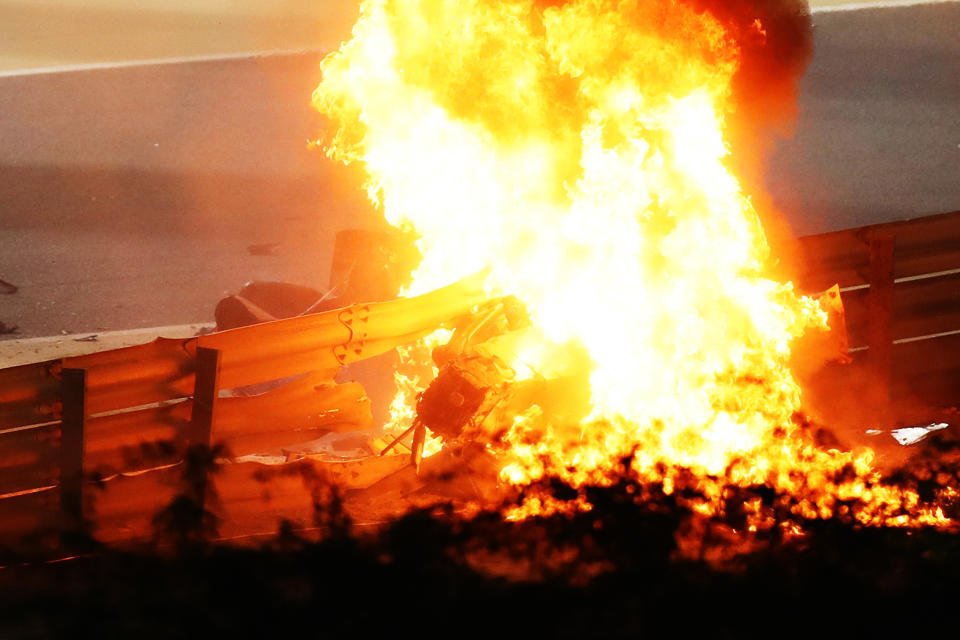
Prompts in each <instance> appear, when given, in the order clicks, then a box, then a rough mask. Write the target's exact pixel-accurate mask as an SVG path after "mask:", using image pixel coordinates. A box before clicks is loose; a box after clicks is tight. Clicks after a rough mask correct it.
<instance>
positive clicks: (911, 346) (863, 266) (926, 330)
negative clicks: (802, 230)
mask: <svg viewBox="0 0 960 640" xmlns="http://www.w3.org/2000/svg"><path fill="white" fill-rule="evenodd" d="M800 245H801V248H802V253H803V263H804V264H805V265H806V273H805V274H804V275H803V276H802V277H801V282H800V284H801V286H802V287H803V288H805V289H807V290H810V291H816V290H821V289H825V288H826V287H829V286H831V285H833V284H839V285H840V296H841V299H842V300H843V304H844V310H845V314H846V320H847V332H848V336H849V341H850V347H851V349H850V352H851V355H852V356H853V357H854V361H855V365H860V369H861V370H862V371H863V372H865V373H866V374H867V375H871V376H872V377H873V379H874V381H875V383H876V386H877V389H878V390H879V394H878V397H879V401H880V402H884V401H889V400H890V399H895V400H896V399H904V398H912V399H916V400H918V401H921V402H924V403H927V404H929V405H933V406H945V407H947V406H957V405H958V404H960V211H956V212H953V213H946V214H942V215H936V216H927V217H922V218H915V219H912V220H904V221H900V222H892V223H888V224H878V225H871V226H867V227H860V228H858V229H848V230H844V231H837V232H833V233H826V234H822V235H817V236H809V237H806V238H801V239H800Z"/></svg>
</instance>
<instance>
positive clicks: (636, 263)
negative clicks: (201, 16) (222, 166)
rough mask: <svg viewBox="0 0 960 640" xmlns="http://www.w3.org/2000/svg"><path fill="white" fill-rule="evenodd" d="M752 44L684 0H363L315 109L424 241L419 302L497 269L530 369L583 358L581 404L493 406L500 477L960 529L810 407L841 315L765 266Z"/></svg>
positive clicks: (516, 351) (339, 148)
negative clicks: (682, 487)
mask: <svg viewBox="0 0 960 640" xmlns="http://www.w3.org/2000/svg"><path fill="white" fill-rule="evenodd" d="M755 30H756V32H757V33H759V34H762V35H763V36H764V37H765V35H766V33H765V31H763V27H762V25H761V24H760V22H759V21H757V22H756V23H755ZM739 56H740V49H739V47H738V44H737V42H736V41H735V39H734V38H733V37H732V36H731V35H730V34H729V33H728V32H727V31H726V30H725V29H724V28H723V26H722V25H721V24H720V23H719V22H718V21H717V20H715V19H714V18H713V17H711V16H710V15H709V14H708V13H698V12H697V11H695V10H694V9H692V8H691V7H689V6H688V5H685V4H684V3H682V2H680V1H679V0H654V1H647V2H640V1H633V2H630V1H618V2H614V1H612V0H571V1H567V2H556V1H554V2H546V1H539V2H534V1H532V0H509V1H508V0H501V1H496V0H367V1H366V2H364V3H363V5H362V7H361V13H360V19H359V21H358V22H357V24H356V26H355V28H354V31H353V37H352V39H351V40H350V41H348V42H346V43H345V44H344V45H343V46H342V47H341V49H340V50H339V51H337V52H335V53H334V54H332V55H330V56H328V57H327V58H326V59H325V60H324V61H323V63H322V71H323V80H322V83H321V84H320V86H319V87H318V88H317V90H316V92H315V94H314V103H315V105H316V107H317V108H318V109H319V110H320V111H321V112H323V113H324V114H326V115H327V116H329V117H330V118H331V119H332V121H333V122H334V123H335V124H336V127H335V131H334V133H333V135H332V136H331V138H330V139H329V140H328V141H327V143H326V148H327V152H328V153H329V155H330V156H331V157H333V158H336V159H338V160H341V161H344V162H360V163H362V164H363V166H364V167H365V168H366V170H367V172H368V174H369V178H370V179H369V183H368V190H369V194H370V196H371V198H372V199H373V200H374V201H375V202H376V203H378V204H379V205H380V206H381V207H382V210H383V213H384V215H385V217H386V219H387V220H388V221H389V222H390V223H391V224H393V225H396V226H399V227H404V228H407V229H412V230H414V231H415V232H416V233H417V234H418V235H419V241H418V244H419V249H420V251H421V253H422V254H423V256H424V257H423V262H422V263H421V265H420V266H419V268H418V269H417V271H416V273H415V274H414V279H413V284H412V285H411V286H410V287H409V289H408V291H406V294H407V295H415V294H418V293H422V292H425V291H429V290H432V289H435V288H438V287H440V286H443V285H446V284H449V283H450V282H452V281H454V280H456V279H458V278H461V277H464V276H467V275H469V274H471V273H475V272H478V271H481V270H487V273H488V276H487V280H486V287H487V289H488V292H489V293H490V295H491V296H500V295H514V296H516V297H517V298H519V299H520V300H522V301H523V303H524V304H525V305H526V307H527V309H528V311H529V314H530V318H531V320H532V325H533V327H534V329H533V330H531V331H529V332H526V333H525V334H524V337H523V339H522V340H520V342H519V343H517V344H514V345H512V350H511V351H510V352H509V353H510V354H511V355H510V357H512V358H513V360H512V362H511V363H510V364H511V366H512V368H513V369H514V370H515V371H516V372H517V376H518V379H523V378H535V377H538V376H541V377H542V376H549V374H547V373H545V372H547V371H550V370H551V369H553V370H557V369H563V367H564V366H565V365H563V364H561V363H563V362H566V361H567V360H569V353H570V352H571V350H582V351H584V352H585V353H586V354H587V359H588V362H589V387H590V396H589V410H588V412H587V415H585V416H582V417H580V418H578V419H577V420H576V421H574V422H572V423H571V422H570V420H569V418H558V417H557V416H555V415H552V414H551V413H550V412H548V411H544V410H543V408H542V407H540V406H538V405H533V406H532V407H529V408H528V409H527V410H526V411H523V412H521V413H520V414H516V415H505V414H496V413H495V414H494V415H493V416H491V417H490V418H488V421H494V422H497V424H496V425H495V427H496V430H498V433H499V438H498V439H497V443H496V450H497V455H498V457H499V460H500V461H501V464H502V467H501V479H502V480H503V481H504V482H508V483H511V484H516V485H525V484H528V483H530V482H533V481H535V480H537V479H539V478H543V477H548V476H550V477H560V478H562V479H564V480H565V481H567V482H569V483H570V484H571V485H573V486H574V487H578V486H583V485H585V484H589V483H604V482H611V481H613V478H615V477H617V476H618V475H619V474H622V472H623V470H622V468H621V467H622V465H621V459H622V458H623V456H625V455H631V456H632V463H631V470H632V473H634V474H635V475H636V476H637V477H639V478H641V479H643V480H649V481H657V482H661V483H663V488H664V491H665V492H667V493H669V492H670V491H672V490H673V487H674V486H675V485H677V484H678V483H682V482H684V480H683V478H685V477H688V476H689V475H690V474H692V477H694V478H697V483H698V486H699V488H700V490H701V491H703V492H704V495H705V496H706V502H705V503H703V504H702V505H700V506H696V507H695V508H696V509H700V510H703V511H704V512H705V513H708V512H711V510H714V511H715V510H716V509H717V508H718V507H717V505H718V504H719V502H720V500H721V499H722V487H723V483H724V482H732V483H734V484H737V485H740V486H749V485H753V484H768V485H772V486H774V487H776V488H777V489H778V490H782V491H786V492H792V493H794V494H796V495H801V496H803V498H802V499H800V500H799V501H798V502H797V505H796V506H795V509H796V510H797V511H798V512H800V513H802V514H803V515H804V516H809V517H825V516H829V515H830V514H831V513H833V510H834V507H835V506H836V505H838V504H839V503H841V502H843V501H844V500H848V499H850V498H851V497H856V498H858V499H860V500H861V502H863V503H865V504H867V505H868V506H867V507H864V508H862V509H861V510H860V511H859V512H858V513H857V514H855V515H856V518H857V520H858V521H861V522H866V523H882V524H908V523H913V522H918V521H923V522H933V523H937V522H943V521H944V519H943V516H942V513H940V512H937V511H936V510H934V509H928V510H926V511H922V510H920V511H918V510H917V502H918V499H917V496H916V494H915V493H911V492H910V491H907V490H899V489H895V488H891V487H884V486H882V483H881V482H880V475H879V473H878V472H877V471H875V470H874V469H873V466H872V452H869V451H861V452H841V451H837V450H823V449H820V448H817V447H816V446H814V445H813V444H812V443H811V442H810V441H809V438H808V437H806V436H805V435H804V433H803V431H802V429H800V428H799V427H798V426H797V424H796V422H797V421H796V420H795V416H796V415H797V414H798V412H800V411H801V408H802V406H801V390H800V388H799V386H798V384H797V382H796V381H795V379H794V377H793V375H792V374H791V371H790V369H789V366H788V361H789V356H790V346H791V343H792V342H793V340H794V339H795V338H797V337H798V336H800V335H801V334H803V333H804V332H806V331H811V330H825V329H826V314H825V312H824V311H823V310H822V309H821V308H820V307H819V305H818V304H817V302H816V301H815V300H813V299H811V298H808V297H804V296H801V295H798V294H797V293H796V292H795V290H794V287H793V285H792V284H791V283H782V282H778V281H776V280H775V279H773V278H772V277H771V276H770V275H769V266H770V262H771V261H770V255H769V254H770V251H769V247H768V245H767V241H766V239H765V236H764V232H763V229H762V228H761V225H760V222H759V219H758V215H757V212H756V211H755V210H754V208H753V206H752V204H751V201H750V199H749V197H747V196H746V195H745V194H744V193H743V191H742V190H741V187H740V184H739V183H738V180H737V178H736V177H735V176H734V175H733V174H732V173H731V171H730V169H729V167H728V165H727V163H726V160H725V159H726V156H727V155H728V149H727V146H726V142H725V140H724V122H725V118H726V117H728V116H729V114H730V113H731V111H732V110H733V108H734V105H733V103H732V99H731V80H732V78H733V76H734V74H735V73H736V70H737V68H738V61H739ZM500 355H501V356H504V357H506V356H505V355H504V353H501V354H500ZM406 389H407V392H406V395H404V396H403V397H402V398H401V400H400V401H399V402H398V407H397V408H398V410H407V411H408V412H409V410H410V407H411V406H412V404H413V401H414V400H413V398H414V397H415V391H414V389H415V387H414V386H411V385H407V387H406ZM849 470H852V473H847V471H849ZM721 476H722V478H721ZM539 500H540V499H539V498H536V499H532V500H531V501H529V502H528V503H526V504H524V505H522V506H521V507H520V509H519V510H518V511H517V512H515V513H514V514H513V515H514V516H516V517H523V516H526V515H530V514H532V513H541V512H543V511H545V510H549V506H548V505H547V504H546V503H541V502H539ZM755 511H756V513H757V515H756V517H755V518H754V519H753V523H752V524H751V526H752V527H754V528H756V527H757V526H761V525H762V522H763V518H764V517H765V516H763V515H762V514H760V511H761V510H760V509H759V508H757V509H755ZM904 514H908V515H904ZM758 523H759V524H758Z"/></svg>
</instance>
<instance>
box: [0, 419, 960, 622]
mask: <svg viewBox="0 0 960 640" xmlns="http://www.w3.org/2000/svg"><path fill="white" fill-rule="evenodd" d="M956 451H957V444H956V442H954V441H952V440H950V439H947V438H946V437H940V438H932V439H931V441H930V442H929V443H926V444H925V446H924V449H923V450H922V451H919V452H918V455H917V456H915V458H914V462H913V463H912V466H910V467H908V468H907V469H905V470H903V471H901V472H900V474H901V476H900V477H899V478H898V480H900V481H902V482H913V481H914V480H912V479H915V478H918V477H919V478H921V480H920V482H928V481H932V480H931V479H932V478H934V477H935V476H936V475H937V474H939V475H941V476H943V475H944V474H948V475H953V477H955V475H954V474H953V472H949V473H948V471H946V470H945V469H944V468H942V465H941V463H940V462H937V461H938V460H942V459H943V457H944V455H948V454H950V453H951V452H956ZM207 453H208V454H209V452H207ZM190 459H191V460H192V462H191V463H190V464H189V465H186V467H185V469H184V490H183V492H182V493H181V495H179V496H177V498H176V499H175V500H174V501H173V502H172V503H171V504H170V505H169V507H168V508H167V509H165V510H163V511H162V512H161V513H160V514H158V516H157V518H156V519H155V527H156V538H155V540H154V541H153V543H152V544H150V545H145V546H143V547H140V548H128V549H124V550H120V549H108V548H104V547H100V546H97V545H96V544H93V543H90V542H89V541H88V543H87V545H86V546H85V547H84V548H82V549H79V550H77V551H75V553H74V555H73V556H72V557H68V558H63V555H64V554H62V553H61V557H59V558H57V559H56V561H54V562H51V561H50V559H49V558H46V559H45V558H42V557H39V556H33V557H30V556H27V555H24V554H23V553H21V554H20V555H19V556H18V555H17V554H15V553H12V552H11V553H8V554H7V555H5V557H4V565H5V567H4V568H3V569H2V570H0V637H2V638H46V637H91V638H113V637H130V638H153V637H158V638H160V637H163V638H172V637H177V638H196V637H228V636H243V637H247V636H260V635H265V634H271V636H272V637H276V634H290V633H296V634H303V635H306V636H307V637H321V636H328V635H331V636H332V635H334V634H337V635H338V636H340V637H343V635H345V634H348V635H349V636H350V637H376V636H382V635H386V634H404V635H406V634H408V633H409V634H414V637H417V636H422V635H430V636H445V637H450V636H452V637H457V636H468V637H473V636H478V635H484V636H488V637H489V636H491V635H492V634H496V635H497V636H510V637H514V636H519V635H525V636H530V637H619V636H639V635H643V633H644V632H651V634H653V633H654V632H656V634H657V635H658V636H659V635H660V634H661V633H669V634H670V636H671V637H690V636H691V634H697V635H700V634H708V635H704V637H711V638H717V637H719V638H727V637H729V638H739V637H758V636H764V637H771V636H774V637H799V636H803V637H815V636H822V635H827V636H829V637H833V636H837V635H839V634H840V633H841V632H844V633H850V634H852V637H864V634H868V633H872V634H877V635H878V637H890V635H891V634H893V633H894V632H896V631H897V630H898V629H902V630H903V632H905V633H910V634H911V636H912V637H914V636H915V635H916V634H918V633H923V632H925V631H933V630H934V629H938V628H946V629H948V630H949V629H952V628H953V627H954V626H955V624H956V622H955V616H954V615H953V612H954V610H955V602H956V596H957V595H958V590H957V588H956V584H957V576H960V537H958V536H957V535H955V534H952V533H948V532H942V531H936V530H931V529H926V530H914V531H906V530H899V529H891V528H875V529H865V528H859V527H856V526H853V525H852V524H850V523H849V522H843V521H841V520H839V519H835V520H829V521H809V522H801V523H799V524H802V525H803V526H804V527H805V529H806V530H807V531H808V534H807V535H806V536H805V537H803V538H801V539H790V538H787V537H784V536H782V535H780V534H779V533H778V531H779V530H778V529H777V528H774V529H771V530H770V531H769V532H767V533H765V534H762V535H760V536H758V537H756V538H755V539H754V540H753V543H754V544H753V545H752V550H751V551H750V552H747V553H743V554H733V555H732V556H731V557H730V558H728V560H727V561H726V562H724V563H722V564H723V566H722V568H719V569H718V568H717V563H716V562H708V559H709V558H708V556H709V553H710V550H711V549H713V548H716V547H727V548H729V547H730V546H731V544H733V543H735V541H732V540H731V538H730V536H729V532H730V531H732V530H734V529H735V528H736V527H738V526H740V525H741V524H742V514H740V513H739V511H738V508H737V505H739V504H742V503H743V502H744V501H745V500H747V499H750V498H753V497H756V496H760V497H761V499H763V500H764V501H765V503H766V502H770V503H772V502H773V501H774V500H775V499H776V496H775V495H774V494H773V492H772V491H770V490H767V489H765V488H763V487H757V488H752V489H743V490H737V491H735V492H733V493H731V494H730V496H729V499H728V501H727V503H728V507H727V511H726V514H725V515H724V516H723V517H720V518H714V519H711V520H708V521H706V522H700V523H699V525H698V524H697V523H696V521H694V520H691V513H690V511H689V509H687V508H685V507H684V506H683V500H684V496H683V495H682V494H683V493H684V492H683V491H677V492H675V493H674V494H673V495H671V496H667V495H664V494H663V492H662V491H660V488H659V487H657V486H647V487H640V486H638V485H636V484H634V483H632V482H630V481H623V482H621V483H619V484H617V485H615V486H612V487H609V488H593V489H589V490H588V491H587V496H588V498H589V499H590V501H591V503H592V504H593V505H594V508H593V510H592V511H590V512H588V513H581V514H579V515H576V516H573V517H566V516H557V517H551V518H539V519H530V520H526V521H523V522H516V523H514V522H507V521H504V520H503V518H502V517H501V516H500V515H499V514H497V513H496V512H491V513H484V514H481V515H479V516H476V517H474V518H471V519H467V518H463V517H461V516H460V515H458V513H457V511H456V510H455V509H454V508H453V506H451V505H443V506H441V507H434V508H433V509H430V510H420V511H415V512H411V513H409V514H407V515H406V516H405V517H402V518H400V519H398V520H396V521H395V522H393V523H392V524H390V525H388V526H384V527H382V528H380V529H379V530H377V531H376V532H373V531H370V530H365V529H364V527H358V526H353V525H352V524H351V522H350V519H349V516H348V515H347V514H346V512H345V511H344V509H343V502H342V500H341V496H340V495H339V494H338V493H337V492H336V491H335V490H331V489H330V488H329V487H326V488H325V489H324V488H323V486H322V478H320V477H312V476H309V473H305V472H304V473H305V475H304V479H305V481H309V482H313V483H314V486H315V487H316V489H315V490H314V493H313V495H314V499H315V505H316V513H315V518H314V522H313V525H314V526H313V527H312V528H311V529H310V531H311V533H310V534H309V535H310V539H307V537H304V536H306V535H308V534H306V533H305V532H304V530H297V529H296V528H295V527H294V526H293V525H292V524H291V523H289V522H285V523H281V525H280V526H279V530H278V532H277V534H276V535H275V536H274V537H273V538H272V539H270V540H265V541H260V542H258V543H257V546H252V545H251V544H249V543H248V544H247V545H246V546H244V547H238V546H227V545H223V544H213V543H211V542H209V539H210V537H211V536H213V535H215V532H216V526H217V521H216V519H215V517H214V516H213V515H212V514H211V513H210V512H208V511H207V510H206V509H204V508H202V507H200V506H198V504H197V503H198V502H199V500H200V498H201V496H206V499H207V500H209V499H210V498H211V493H212V492H214V489H213V487H212V486H207V485H206V484H205V481H201V480H200V476H201V475H202V476H204V477H205V476H206V474H205V473H204V474H200V472H201V471H203V470H205V469H210V468H211V460H212V458H211V457H210V456H209V455H205V454H204V452H202V451H196V452H193V455H192V457H191V458H190ZM928 472H932V473H928ZM198 474H200V475H198ZM922 478H928V480H922ZM540 489H542V490H545V491H549V492H551V493H552V494H553V495H554V496H556V497H557V498H560V499H572V498H574V497H575V496H576V495H577V492H576V491H574V490H571V489H570V488H569V487H565V486H563V485H562V484H558V483H556V482H554V483H548V484H546V485H544V486H543V487H541V488H540ZM687 493H689V491H688V492H687ZM213 496H214V497H215V492H214V493H213ZM638 498H642V499H638ZM207 504H215V501H214V502H212V503H210V502H208V503H207ZM697 526H700V528H701V532H700V535H699V537H698V540H699V541H700V545H701V546H700V549H701V555H700V556H699V557H698V556H697V555H696V553H694V554H693V555H692V556H691V555H690V554H689V553H688V554H686V555H685V556H684V557H681V554H678V540H679V539H680V538H681V537H683V536H684V535H685V534H686V533H689V531H690V529H691V527H694V528H696V527H697ZM494 637H495V636H494Z"/></svg>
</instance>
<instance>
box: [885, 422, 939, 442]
mask: <svg viewBox="0 0 960 640" xmlns="http://www.w3.org/2000/svg"><path fill="white" fill-rule="evenodd" d="M949 426H950V425H948V424H947V423H946V422H933V423H931V424H928V425H926V426H923V427H903V428H902V429H894V430H893V431H891V432H890V435H892V436H893V437H894V439H896V441H897V442H899V443H900V444H902V445H903V446H907V445H909V444H916V443H917V442H920V441H921V440H923V439H924V438H926V437H927V436H928V435H929V434H930V433H932V432H934V431H940V430H941V429H946V428H947V427H949Z"/></svg>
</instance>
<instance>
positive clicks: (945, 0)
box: [810, 0, 960, 13]
mask: <svg viewBox="0 0 960 640" xmlns="http://www.w3.org/2000/svg"><path fill="white" fill-rule="evenodd" d="M957 2H960V0H876V1H875V2H848V3H844V4H833V5H826V6H819V7H810V13H833V12H836V11H859V10H861V9H895V8H898V7H916V6H919V5H925V4H955V3H957Z"/></svg>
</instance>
